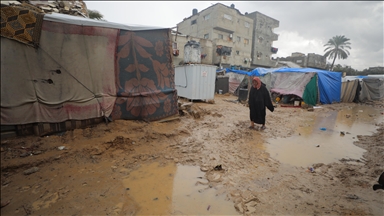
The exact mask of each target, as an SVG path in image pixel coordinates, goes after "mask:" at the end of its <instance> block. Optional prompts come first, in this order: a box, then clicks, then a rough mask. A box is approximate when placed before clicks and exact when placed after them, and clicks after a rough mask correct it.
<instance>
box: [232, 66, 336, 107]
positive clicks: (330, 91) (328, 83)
mask: <svg viewBox="0 0 384 216" xmlns="http://www.w3.org/2000/svg"><path fill="white" fill-rule="evenodd" d="M226 71H227V72H234V73H238V74H244V75H248V76H265V74H268V73H272V74H274V73H317V76H318V88H319V92H320V102H321V103H323V104H331V103H333V102H340V94H341V75H342V74H341V73H340V72H331V71H326V70H319V69H314V68H268V69H266V68H256V69H254V70H252V71H250V72H248V71H242V70H233V69H229V68H227V69H226ZM272 86H273V81H272ZM272 88H273V87H272Z"/></svg>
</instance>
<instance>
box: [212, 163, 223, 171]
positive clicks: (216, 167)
mask: <svg viewBox="0 0 384 216" xmlns="http://www.w3.org/2000/svg"><path fill="white" fill-rule="evenodd" d="M213 169H214V170H223V168H222V167H221V164H220V165H217V166H215V168H213Z"/></svg>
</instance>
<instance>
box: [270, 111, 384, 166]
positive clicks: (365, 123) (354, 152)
mask: <svg viewBox="0 0 384 216" xmlns="http://www.w3.org/2000/svg"><path fill="white" fill-rule="evenodd" d="M378 122H383V116H382V114H381V113H380V111H379V110H377V109H374V108H372V107H368V106H361V105H356V106H354V107H350V108H349V109H344V110H340V111H333V112H328V113H325V114H319V115H318V116H317V117H315V118H314V119H312V120H310V121H308V122H303V123H302V124H301V125H300V127H299V128H297V130H296V133H295V134H297V135H295V136H292V137H289V138H278V139H270V140H268V143H269V144H268V145H267V151H268V152H269V153H270V155H271V157H273V158H275V159H277V160H279V161H280V162H282V163H287V164H291V165H294V166H303V167H307V166H311V165H312V164H314V163H331V162H337V161H338V160H340V159H342V158H345V159H355V160H359V159H360V158H361V157H362V155H363V153H364V152H365V150H364V149H362V148H359V147H357V146H356V145H354V144H353V142H354V141H357V140H358V139H357V135H371V134H373V133H374V132H375V131H376V126H375V124H376V123H378Z"/></svg>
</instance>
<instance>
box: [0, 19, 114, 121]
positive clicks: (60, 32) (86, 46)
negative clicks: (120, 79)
mask: <svg viewBox="0 0 384 216" xmlns="http://www.w3.org/2000/svg"><path fill="white" fill-rule="evenodd" d="M117 32H118V30H117V29H108V28H99V27H83V26H77V25H69V24H63V23H54V22H44V23H43V30H42V32H41V40H40V47H39V48H38V49H33V48H30V47H26V46H25V45H24V44H21V43H18V42H16V41H13V40H9V39H6V38H3V37H2V38H1V50H2V53H3V51H4V53H6V54H5V55H1V124H2V125H6V124H28V123H34V122H52V123H53V122H62V121H65V120H68V119H77V120H82V119H90V118H96V117H101V116H104V115H106V116H108V115H109V114H111V112H112V108H113V104H114V101H115V99H116V98H115V97H114V96H115V95H116V88H115V79H114V76H113V74H114V56H115V46H116V35H117Z"/></svg>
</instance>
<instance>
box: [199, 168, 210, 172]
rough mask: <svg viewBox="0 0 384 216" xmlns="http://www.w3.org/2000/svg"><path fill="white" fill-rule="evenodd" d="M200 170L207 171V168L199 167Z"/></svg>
mask: <svg viewBox="0 0 384 216" xmlns="http://www.w3.org/2000/svg"><path fill="white" fill-rule="evenodd" d="M200 170H201V171H203V172H207V171H208V169H207V168H206V167H200Z"/></svg>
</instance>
